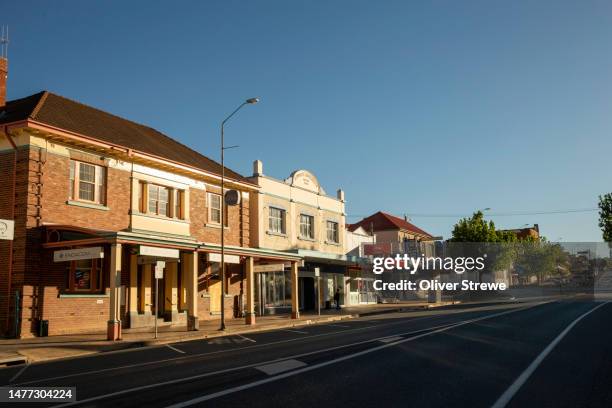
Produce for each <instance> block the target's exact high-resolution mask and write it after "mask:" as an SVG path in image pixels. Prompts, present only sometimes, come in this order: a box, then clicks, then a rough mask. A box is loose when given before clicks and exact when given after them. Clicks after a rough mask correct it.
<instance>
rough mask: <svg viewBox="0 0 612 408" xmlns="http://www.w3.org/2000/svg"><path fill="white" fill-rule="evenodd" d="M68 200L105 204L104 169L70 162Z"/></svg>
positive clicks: (74, 161)
mask: <svg viewBox="0 0 612 408" xmlns="http://www.w3.org/2000/svg"><path fill="white" fill-rule="evenodd" d="M70 199H71V200H77V201H88V202H91V203H96V204H102V205H104V204H106V167H102V166H97V165H95V164H89V163H83V162H79V161H76V160H70Z"/></svg>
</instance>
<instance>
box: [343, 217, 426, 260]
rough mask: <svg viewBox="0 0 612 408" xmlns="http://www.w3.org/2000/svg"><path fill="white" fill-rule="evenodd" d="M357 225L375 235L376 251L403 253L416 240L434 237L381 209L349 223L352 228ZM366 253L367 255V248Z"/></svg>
mask: <svg viewBox="0 0 612 408" xmlns="http://www.w3.org/2000/svg"><path fill="white" fill-rule="evenodd" d="M359 227H361V228H363V229H364V230H366V231H372V232H373V233H374V235H375V237H376V241H375V242H376V245H374V247H375V250H376V251H383V252H389V253H404V252H409V251H410V248H411V247H412V246H414V244H416V243H418V242H423V241H433V240H435V239H436V238H435V237H434V236H433V235H431V234H430V233H428V232H426V231H424V230H422V229H421V228H419V227H417V226H416V225H414V224H412V223H410V222H409V221H408V220H407V219H405V218H400V217H396V216H394V215H391V214H387V213H385V212H382V211H379V212H377V213H374V214H372V215H370V216H369V217H366V218H364V219H362V220H361V221H359V222H356V223H355V224H351V228H352V229H353V230H356V229H357V228H359ZM366 255H368V253H367V249H366Z"/></svg>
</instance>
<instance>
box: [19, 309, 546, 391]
mask: <svg viewBox="0 0 612 408" xmlns="http://www.w3.org/2000/svg"><path fill="white" fill-rule="evenodd" d="M551 302H552V301H544V302H539V303H535V304H533V305H531V306H528V307H524V308H520V307H519V308H517V310H524V309H529V308H531V307H535V306H540V305H543V304H546V303H551ZM476 310H477V309H476ZM458 313H466V311H465V310H459V311H457V314H458ZM453 314H454V313H453ZM450 315H452V314H450ZM438 316H444V315H435V314H434V315H433V316H421V317H415V318H412V319H410V322H415V321H417V320H423V319H429V318H431V317H438ZM405 323H406V321H402V320H400V321H393V322H390V323H383V324H379V325H373V326H360V327H356V328H353V329H349V330H339V331H334V332H329V333H319V334H312V335H310V336H304V337H296V338H292V339H285V340H277V341H272V342H269V343H260V344H255V345H252V346H245V347H238V348H233V349H227V350H216V351H209V352H205V353H199V354H192V355H190V356H187V357H171V358H166V359H162V360H157V361H148V362H146V363H134V364H125V365H121V366H116V367H109V368H101V369H98V370H89V371H81V372H78V373H74V374H65V375H58V376H54V377H46V378H39V379H37V380H31V381H26V382H22V383H18V384H15V385H28V384H35V383H39V382H47V381H55V380H60V379H65V378H72V377H80V376H82V375H90V374H100V373H105V372H109V371H116V370H125V369H130V368H138V367H146V366H150V365H155V364H161V363H169V362H176V361H181V360H189V361H193V360H194V359H196V358H205V357H208V356H210V355H215V354H223V353H229V352H233V351H240V350H246V349H252V348H260V347H267V346H274V345H277V344H283V343H292V342H295V341H302V340H305V339H312V338H316V337H327V336H333V335H335V334H346V333H350V332H357V331H363V330H367V329H369V328H370V327H387V326H397V325H401V324H405ZM438 327H439V326H438ZM416 331H417V332H420V331H423V330H416ZM200 340H201V339H200ZM193 341H199V340H193ZM368 341H369V340H368ZM159 347H163V346H148V347H142V348H139V349H137V350H134V349H131V350H130V349H126V350H118V351H109V352H108V353H104V354H105V355H106V354H112V353H125V352H127V351H132V352H134V351H135V352H138V351H145V352H146V350H147V349H149V348H159ZM94 358H95V357H94ZM45 363H48V362H40V363H32V364H35V365H38V364H45Z"/></svg>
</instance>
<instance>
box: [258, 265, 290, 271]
mask: <svg viewBox="0 0 612 408" xmlns="http://www.w3.org/2000/svg"><path fill="white" fill-rule="evenodd" d="M284 270H285V264H282V263H279V264H268V265H255V266H254V267H253V272H279V271H280V272H282V271H284Z"/></svg>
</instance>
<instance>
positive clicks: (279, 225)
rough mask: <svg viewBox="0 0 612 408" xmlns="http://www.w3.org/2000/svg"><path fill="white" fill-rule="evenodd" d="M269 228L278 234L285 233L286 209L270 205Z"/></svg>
mask: <svg viewBox="0 0 612 408" xmlns="http://www.w3.org/2000/svg"><path fill="white" fill-rule="evenodd" d="M268 230H269V231H270V232H275V233H277V234H284V233H285V210H281V209H280V208H274V207H270V216H269V218H268Z"/></svg>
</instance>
